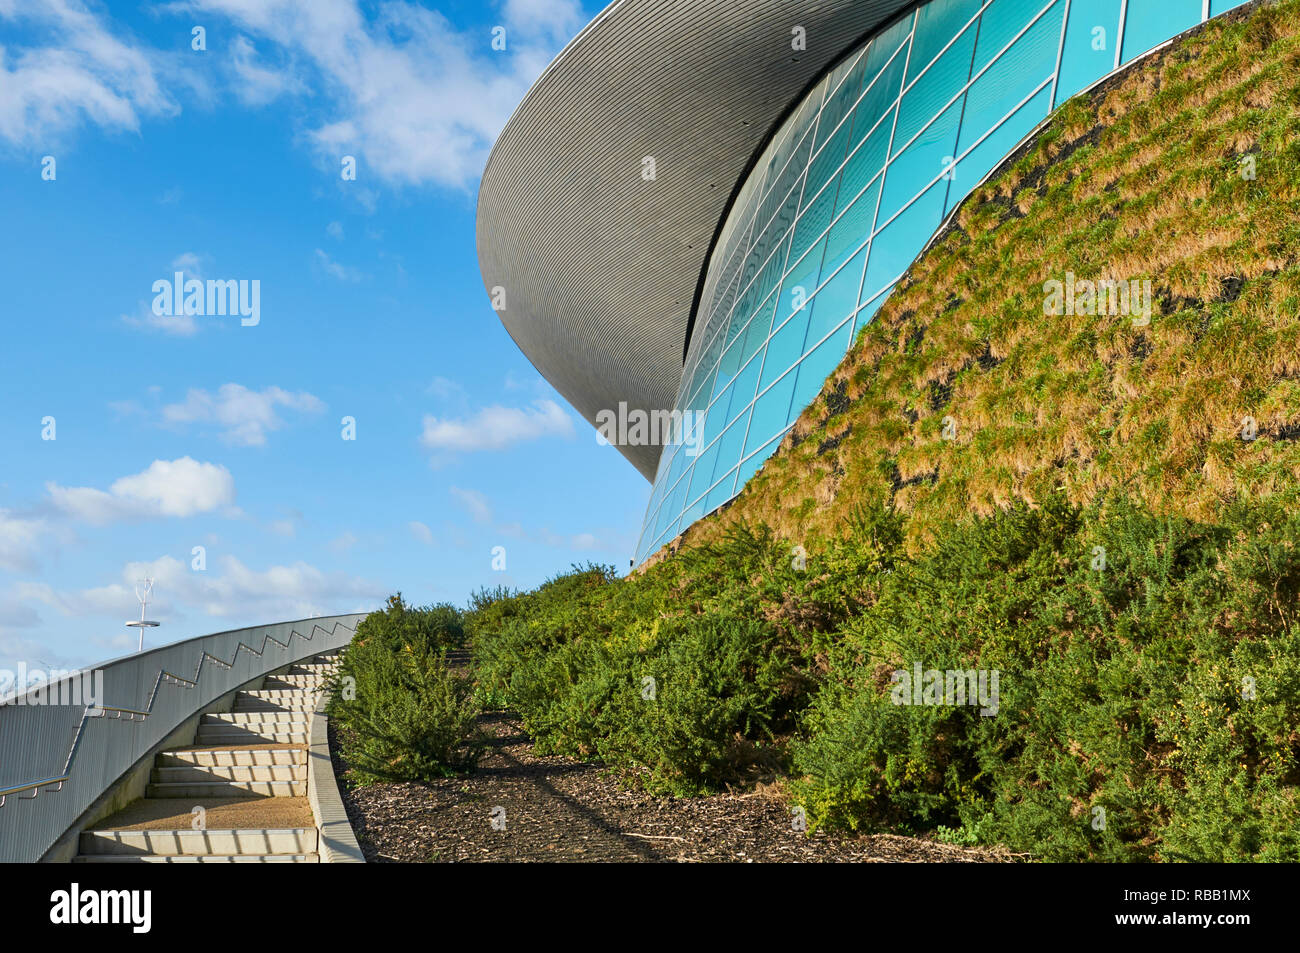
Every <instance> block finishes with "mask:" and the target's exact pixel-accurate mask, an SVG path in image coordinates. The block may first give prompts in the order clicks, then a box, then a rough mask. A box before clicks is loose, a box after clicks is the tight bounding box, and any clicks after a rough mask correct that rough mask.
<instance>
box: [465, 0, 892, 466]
mask: <svg viewBox="0 0 1300 953" xmlns="http://www.w3.org/2000/svg"><path fill="white" fill-rule="evenodd" d="M910 5H911V0H818V2H813V3H809V2H808V0H689V2H684V0H615V2H614V3H612V4H610V6H608V7H606V8H605V10H604V11H603V12H601V14H600V15H599V16H597V17H596V19H595V20H593V21H592V22H591V23H590V24H588V25H587V26H586V27H585V28H584V29H583V30H582V32H581V33H579V34H578V36H577V37H575V38H574V39H573V40H572V41H571V42H570V43H569V45H568V46H566V47H565V48H564V50H563V51H562V52H561V53H560V55H559V56H558V57H556V59H555V61H554V62H553V63H551V65H550V66H549V67H547V69H546V70H545V72H543V73H542V76H541V78H539V79H538V80H537V82H536V83H535V84H534V85H533V87H532V88H531V89H530V90H529V91H528V94H527V95H526V96H525V97H524V100H523V102H522V103H520V105H519V107H518V108H517V109H516V110H515V113H514V115H513V116H512V117H511V119H510V121H509V122H508V123H507V124H506V127H505V129H504V130H502V132H501V135H500V137H499V138H498V139H497V141H496V144H495V145H494V146H493V148H492V153H491V155H490V156H489V158H488V163H487V168H486V169H485V170H484V172H483V178H482V182H481V184H480V187H479V198H478V220H477V232H478V255H479V268H480V270H481V272H482V275H483V283H484V285H485V286H486V287H487V288H488V289H489V291H490V289H492V288H494V287H497V286H500V287H502V288H504V289H505V308H504V310H501V311H499V312H498V314H499V315H500V317H501V320H502V323H504V324H505V326H506V330H507V331H509V333H510V336H511V337H512V338H514V340H515V343H516V344H518V345H519V347H520V349H521V350H522V351H523V352H524V354H525V355H527V357H528V358H529V360H531V361H532V363H533V366H534V367H536V368H537V370H538V371H539V372H540V373H541V374H542V376H544V377H545V378H546V379H547V380H548V381H550V382H551V384H552V385H554V387H555V388H556V390H558V391H559V392H560V393H561V394H563V395H564V397H565V398H566V399H567V400H568V401H569V403H571V404H572V405H573V406H574V408H575V409H577V411H578V412H579V413H580V414H582V415H583V416H584V417H585V418H586V419H587V420H588V421H590V422H592V423H594V421H595V416H596V413H597V412H598V411H600V410H602V409H606V408H608V409H613V410H617V408H618V406H619V403H620V402H621V401H626V402H627V405H628V407H629V409H631V408H643V409H652V408H654V409H671V408H672V407H673V404H674V401H675V399H676V396H677V386H678V384H679V382H680V380H681V373H682V353H683V348H684V342H685V337H686V331H687V325H688V322H689V319H690V314H691V308H692V306H693V301H694V298H695V294H696V286H697V284H698V283H699V280H700V276H701V270H702V268H703V266H704V263H705V261H706V258H707V256H708V253H709V250H710V248H711V246H712V243H713V240H714V236H715V233H716V232H717V230H718V226H719V223H720V221H721V220H722V218H723V216H724V215H725V213H726V211H727V209H728V207H729V205H730V201H731V197H732V195H733V193H734V192H735V191H736V189H737V187H738V185H739V183H740V182H741V180H742V179H743V178H744V176H745V174H746V173H747V171H748V170H749V168H750V166H751V164H752V162H753V160H754V159H755V158H756V156H757V153H758V151H759V150H760V149H761V148H762V147H763V146H764V145H765V143H766V142H767V140H768V138H769V136H770V134H771V133H772V132H773V130H774V128H775V127H776V126H777V124H778V123H779V122H780V121H781V120H782V119H783V118H784V117H785V115H786V113H787V112H788V111H789V109H790V108H791V107H792V106H793V105H795V104H797V102H798V101H799V99H800V94H802V93H803V92H804V91H805V90H807V89H808V88H809V86H810V84H811V83H813V82H814V81H815V80H816V79H817V78H818V77H819V76H820V75H821V74H822V73H823V72H824V71H825V70H826V68H827V67H829V66H831V65H832V64H833V63H834V62H835V61H836V60H837V59H838V58H839V57H840V56H841V55H842V54H843V53H844V52H846V51H847V50H849V49H850V48H852V47H853V46H855V45H856V44H857V43H858V42H859V41H860V40H861V39H862V38H863V37H864V36H865V35H866V34H867V33H869V32H871V31H874V30H875V29H877V28H878V27H880V26H882V25H883V24H884V23H885V21H887V20H888V19H890V18H891V17H892V16H893V15H894V14H896V13H898V12H899V11H900V10H902V9H903V8H905V7H908V6H910ZM796 26H800V27H803V28H804V30H805V35H806V38H807V48H806V50H804V51H799V52H796V51H794V50H793V49H792V45H791V39H792V36H793V33H792V31H793V29H794V27H796ZM645 156H653V157H654V160H655V172H656V177H655V179H654V180H653V181H646V180H645V179H644V178H643V177H642V159H643V157H645ZM619 450H620V452H621V453H622V454H623V455H624V456H625V457H627V459H628V460H629V461H631V462H632V464H633V465H634V466H635V467H636V468H637V469H638V470H639V471H640V472H641V473H642V474H643V475H644V476H645V477H646V479H653V477H654V471H655V467H656V466H657V464H658V461H659V451H660V447H658V446H640V447H627V446H620V447H619Z"/></svg>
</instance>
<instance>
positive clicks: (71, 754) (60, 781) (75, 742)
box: [0, 621, 356, 807]
mask: <svg viewBox="0 0 1300 953" xmlns="http://www.w3.org/2000/svg"><path fill="white" fill-rule="evenodd" d="M339 626H342V627H343V628H344V629H347V630H348V631H350V632H355V631H356V626H348V625H345V624H344V623H343V622H341V621H336V622H335V623H334V627H333V628H332V629H330V630H328V631H326V629H325V627H324V626H322V625H320V624H319V623H316V624H313V625H312V629H311V633H310V634H309V635H303V634H302V633H301V632H299V631H298V630H297V629H290V630H289V641H288V642H281V641H280V640H279V639H277V638H275V637H274V636H272V635H271V634H270V633H267V634H266V635H265V636H264V637H263V639H262V649H261V651H258V650H257V649H255V648H253V647H252V646H251V645H249V644H248V643H247V642H245V641H243V640H242V639H241V640H240V641H239V642H238V643H237V644H236V645H235V652H234V654H233V655H232V656H231V657H230V661H229V662H227V661H225V660H224V659H221V658H218V657H217V656H215V655H213V654H212V653H211V652H209V651H208V650H207V649H204V650H202V651H201V652H200V653H199V661H198V664H197V665H195V667H194V677H193V678H192V679H191V678H185V677H184V676H183V675H176V674H174V673H172V672H169V671H167V670H166V669H163V668H160V669H159V670H158V677H157V678H156V679H155V680H154V683H153V689H152V691H150V692H149V698H148V702H147V704H146V705H145V706H144V708H143V709H140V708H121V707H118V706H114V705H100V706H94V705H87V706H86V707H85V710H84V711H82V713H81V721H80V722H78V724H77V731H76V733H75V734H74V735H73V738H72V745H71V746H70V747H69V749H68V757H67V759H66V760H65V761H64V763H63V772H62V773H61V774H58V775H55V776H53V777H48V778H42V779H40V780H37V781H28V782H26V783H23V784H15V785H9V786H7V787H4V788H0V807H4V806H5V802H6V801H7V800H8V798H9V796H10V795H12V794H18V793H19V792H21V791H31V792H32V794H31V796H30V797H22V796H21V795H20V796H19V798H18V800H20V801H32V800H35V799H36V797H37V796H38V795H39V794H40V793H41V790H42V789H43V788H47V787H50V786H51V785H55V784H57V785H58V787H56V788H54V790H52V791H49V792H47V793H49V794H57V793H58V792H60V791H62V790H63V785H64V783H65V782H66V781H67V780H68V779H69V778H70V777H71V776H72V761H73V759H74V758H75V757H76V755H77V749H78V748H79V747H80V745H81V737H82V735H83V734H84V733H85V728H86V723H87V722H88V721H89V720H90V719H92V718H107V717H113V718H115V719H121V718H122V717H123V716H124V715H125V716H126V719H127V720H128V721H135V720H136V718H137V717H138V718H139V720H140V721H144V719H146V718H148V717H149V715H150V714H151V713H152V712H153V707H154V702H155V701H156V700H157V698H158V689H159V688H161V687H162V685H163V684H164V683H165V682H170V683H172V684H175V685H179V686H180V687H181V688H198V686H199V678H200V676H201V675H202V673H203V663H204V662H206V661H207V660H209V659H211V660H212V661H213V662H215V663H216V664H217V665H220V666H221V667H222V668H225V669H231V668H233V667H234V664H235V660H236V659H237V658H239V650H240V649H247V650H248V651H249V652H250V653H252V654H253V655H254V656H256V657H257V658H261V657H262V656H263V654H264V653H265V652H266V643H268V642H274V643H275V644H276V645H278V646H280V647H281V648H282V649H286V650H287V649H288V648H289V647H290V646H291V645H292V644H293V637H294V636H295V635H296V636H298V638H300V639H303V640H304V641H307V642H310V641H312V640H313V639H314V638H315V637H316V630H317V629H319V630H320V631H322V632H325V633H326V634H327V635H332V634H333V633H334V632H337V631H338V629H339ZM110 713H111V714H110Z"/></svg>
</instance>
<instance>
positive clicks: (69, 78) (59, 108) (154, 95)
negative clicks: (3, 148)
mask: <svg viewBox="0 0 1300 953" xmlns="http://www.w3.org/2000/svg"><path fill="white" fill-rule="evenodd" d="M0 23H2V24H4V25H5V30H6V31H16V30H17V29H19V28H21V29H24V30H27V31H29V32H30V34H31V36H32V38H31V40H30V41H29V42H28V43H26V44H22V45H20V44H18V43H16V42H14V41H12V40H11V41H8V42H6V43H5V44H4V45H3V46H0V140H4V141H5V142H7V143H8V144H10V145H11V146H16V147H19V148H25V147H32V146H37V145H40V146H46V145H48V144H49V143H51V142H54V141H58V140H60V139H61V138H63V137H64V136H66V135H67V134H68V133H70V132H71V131H72V130H73V129H75V128H76V127H77V126H79V125H80V124H82V123H84V122H90V123H93V124H95V125H97V126H99V127H101V128H103V129H105V130H109V131H131V132H133V131H136V130H138V129H139V128H140V121H141V119H142V118H143V117H152V116H170V115H174V114H175V113H177V112H178V111H179V107H178V106H177V104H176V102H175V100H174V99H173V98H172V96H171V95H170V94H169V93H168V92H167V91H166V90H165V89H164V88H163V84H162V82H161V81H160V79H159V71H160V69H161V68H162V66H163V63H162V57H161V56H160V54H158V53H157V52H156V51H152V50H149V49H147V48H145V47H143V46H141V45H139V44H138V43H137V42H136V41H135V40H133V39H132V38H130V37H129V36H126V35H125V34H124V33H123V31H122V30H121V29H120V28H114V27H112V26H110V24H109V23H108V22H107V20H106V19H105V18H103V17H102V16H100V15H98V14H97V13H96V12H92V10H91V9H90V7H88V6H87V5H86V4H84V3H81V2H79V0H7V2H3V3H0Z"/></svg>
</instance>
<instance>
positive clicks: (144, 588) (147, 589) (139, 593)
mask: <svg viewBox="0 0 1300 953" xmlns="http://www.w3.org/2000/svg"><path fill="white" fill-rule="evenodd" d="M151 592H153V580H152V579H141V580H140V585H138V586H136V587H135V597H136V598H137V599H139V600H140V621H139V622H128V623H127V625H129V626H131V627H132V628H134V629H139V630H140V647H139V648H138V649H136V651H137V652H143V651H144V630H145V629H152V628H156V627H157V626H158V625H159V623H157V622H150V621H149V620H148V619H146V618H145V617H144V612H145V607H146V606H147V605H148V604H149V593H151Z"/></svg>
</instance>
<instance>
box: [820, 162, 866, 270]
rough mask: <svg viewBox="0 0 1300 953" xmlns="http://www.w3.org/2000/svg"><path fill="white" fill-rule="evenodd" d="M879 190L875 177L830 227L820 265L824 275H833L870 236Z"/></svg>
mask: <svg viewBox="0 0 1300 953" xmlns="http://www.w3.org/2000/svg"><path fill="white" fill-rule="evenodd" d="M879 190H880V178H879V176H877V178H876V180H875V181H874V182H872V183H871V185H870V186H869V187H868V188H867V190H866V191H865V192H863V193H862V196H861V197H860V198H859V199H858V200H857V201H856V202H854V203H853V205H851V206H850V207H849V208H848V209H847V210H846V211H845V212H844V214H843V215H841V216H840V217H839V219H838V220H837V221H836V222H835V224H834V225H832V226H831V233H830V234H829V235H828V236H826V258H825V261H823V263H822V271H823V272H825V273H826V274H828V275H829V274H833V273H834V272H835V269H837V268H839V267H840V265H841V264H843V263H844V261H845V260H846V259H847V258H848V257H849V256H850V255H853V254H855V253H856V252H857V251H858V249H859V248H860V247H861V246H862V245H863V244H864V243H865V242H866V240H867V239H868V238H869V237H870V236H871V225H872V221H873V219H874V218H875V217H876V193H877V192H878V191H879Z"/></svg>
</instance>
